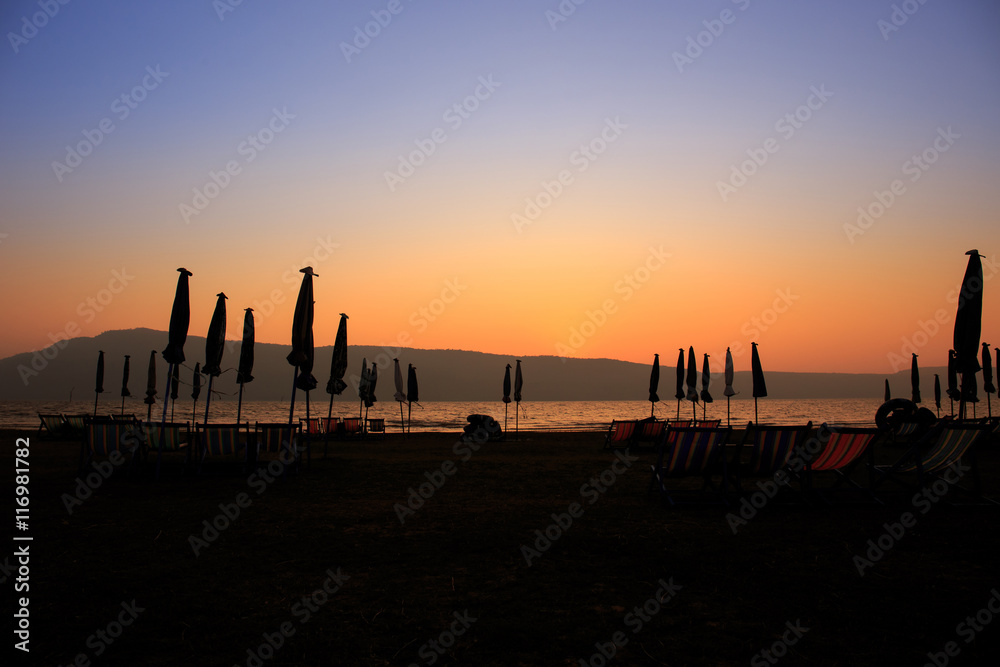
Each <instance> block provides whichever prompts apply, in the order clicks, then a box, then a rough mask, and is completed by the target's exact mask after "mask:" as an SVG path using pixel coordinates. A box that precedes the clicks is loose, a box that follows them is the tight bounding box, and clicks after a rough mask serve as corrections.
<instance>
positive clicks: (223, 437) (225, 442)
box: [195, 424, 250, 471]
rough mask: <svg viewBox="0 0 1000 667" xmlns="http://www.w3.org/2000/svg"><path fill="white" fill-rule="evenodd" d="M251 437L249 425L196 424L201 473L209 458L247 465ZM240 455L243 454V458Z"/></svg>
mask: <svg viewBox="0 0 1000 667" xmlns="http://www.w3.org/2000/svg"><path fill="white" fill-rule="evenodd" d="M249 436H250V425H249V424H196V425H195V441H196V442H197V444H198V448H199V455H198V470H199V471H201V468H202V466H203V465H204V462H205V459H206V458H208V457H209V456H212V457H213V458H220V459H226V458H230V459H232V460H238V461H241V462H243V463H246V462H247V456H248V450H249V448H248V447H247V442H249ZM240 453H242V454H243V456H242V457H240Z"/></svg>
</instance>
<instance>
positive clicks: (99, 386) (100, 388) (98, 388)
mask: <svg viewBox="0 0 1000 667" xmlns="http://www.w3.org/2000/svg"><path fill="white" fill-rule="evenodd" d="M94 385H95V386H94V416H95V417H96V416H97V399H99V398H100V397H101V394H103V393H104V350H98V351H97V377H96V378H95V382H94Z"/></svg>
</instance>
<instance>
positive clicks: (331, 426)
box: [319, 417, 340, 436]
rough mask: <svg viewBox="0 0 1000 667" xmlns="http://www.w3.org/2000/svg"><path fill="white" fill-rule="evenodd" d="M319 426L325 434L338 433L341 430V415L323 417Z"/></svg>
mask: <svg viewBox="0 0 1000 667" xmlns="http://www.w3.org/2000/svg"><path fill="white" fill-rule="evenodd" d="M319 428H320V430H321V431H322V432H323V434H324V435H330V436H333V435H336V434H337V433H338V431H339V430H340V417H321V418H320V420H319Z"/></svg>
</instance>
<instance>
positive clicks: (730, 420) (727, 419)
mask: <svg viewBox="0 0 1000 667" xmlns="http://www.w3.org/2000/svg"><path fill="white" fill-rule="evenodd" d="M732 425H733V423H732V418H731V416H730V414H729V397H728V396H726V426H732Z"/></svg>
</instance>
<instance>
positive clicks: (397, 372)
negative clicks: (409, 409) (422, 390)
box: [392, 359, 406, 403]
mask: <svg viewBox="0 0 1000 667" xmlns="http://www.w3.org/2000/svg"><path fill="white" fill-rule="evenodd" d="M392 364H393V368H392V381H393V384H395V385H396V393H395V394H394V395H393V397H392V398H393V400H395V401H396V402H397V403H405V402H406V394H405V393H404V392H403V371H402V370H401V369H400V368H399V359H393V360H392Z"/></svg>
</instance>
